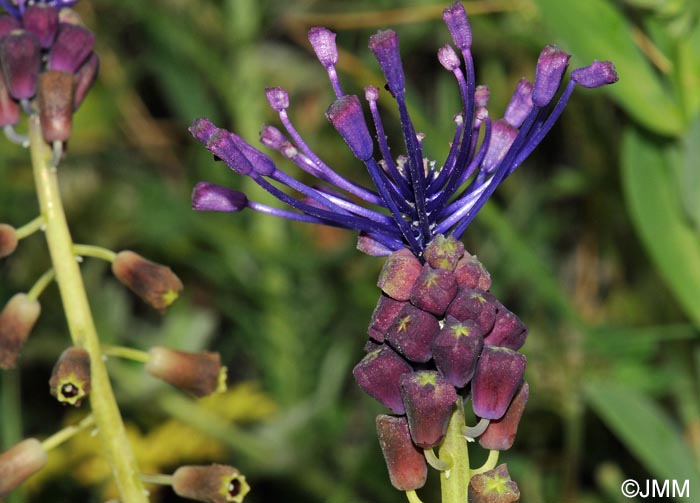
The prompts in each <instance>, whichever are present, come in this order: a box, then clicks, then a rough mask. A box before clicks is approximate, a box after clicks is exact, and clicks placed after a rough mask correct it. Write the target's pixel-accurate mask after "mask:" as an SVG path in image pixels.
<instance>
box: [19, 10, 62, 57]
mask: <svg viewBox="0 0 700 503" xmlns="http://www.w3.org/2000/svg"><path fill="white" fill-rule="evenodd" d="M22 24H23V25H24V29H25V30H27V31H30V32H32V33H33V34H34V35H36V36H37V38H38V39H39V45H41V47H42V48H43V49H48V48H49V47H51V45H52V44H53V41H54V38H55V37H56V31H57V30H58V9H57V8H56V7H54V6H52V5H48V4H45V3H35V4H32V5H29V6H27V8H26V9H25V10H24V14H23V15H22Z"/></svg>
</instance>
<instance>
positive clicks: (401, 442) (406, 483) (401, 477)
mask: <svg viewBox="0 0 700 503" xmlns="http://www.w3.org/2000/svg"><path fill="white" fill-rule="evenodd" d="M377 438H379V446H380V447H381V448H382V454H384V460H385V461H386V466H387V468H388V469H389V479H390V480H391V485H393V486H394V487H395V488H396V489H398V490H399V491H413V490H415V489H420V488H421V487H423V486H424V485H425V480H426V479H427V477H428V465H427V463H426V462H425V456H423V452H421V450H420V449H418V447H416V446H415V444H414V443H413V441H412V440H411V434H410V432H409V430H408V421H407V420H406V418H405V417H404V416H401V417H395V416H387V415H384V414H382V415H379V416H377Z"/></svg>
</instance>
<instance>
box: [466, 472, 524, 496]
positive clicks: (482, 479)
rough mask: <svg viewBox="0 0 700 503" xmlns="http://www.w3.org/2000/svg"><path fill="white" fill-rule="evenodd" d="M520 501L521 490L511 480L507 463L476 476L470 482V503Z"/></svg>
mask: <svg viewBox="0 0 700 503" xmlns="http://www.w3.org/2000/svg"><path fill="white" fill-rule="evenodd" d="M518 500H520V489H518V484H516V483H515V482H513V481H512V480H511V479H510V474H509V473H508V467H507V466H506V465H505V463H504V464H502V465H498V466H497V467H496V468H494V469H493V470H489V471H487V472H484V473H480V474H478V475H474V476H473V477H472V478H471V480H470V481H469V503H516V502H517V501H518Z"/></svg>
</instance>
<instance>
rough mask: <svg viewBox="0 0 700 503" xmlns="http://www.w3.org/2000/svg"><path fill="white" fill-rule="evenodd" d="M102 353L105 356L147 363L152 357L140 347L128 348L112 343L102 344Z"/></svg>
mask: <svg viewBox="0 0 700 503" xmlns="http://www.w3.org/2000/svg"><path fill="white" fill-rule="evenodd" d="M102 354H103V355H105V356H116V357H117V358H124V359H125V360H132V361H135V362H139V363H147V362H148V361H149V360H150V359H151V355H150V354H148V353H147V352H146V351H141V350H140V349H134V348H126V347H124V346H112V345H111V344H103V345H102Z"/></svg>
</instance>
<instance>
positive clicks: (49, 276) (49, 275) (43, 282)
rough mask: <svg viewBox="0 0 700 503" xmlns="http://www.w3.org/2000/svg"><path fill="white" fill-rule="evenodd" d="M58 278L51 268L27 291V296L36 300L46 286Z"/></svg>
mask: <svg viewBox="0 0 700 503" xmlns="http://www.w3.org/2000/svg"><path fill="white" fill-rule="evenodd" d="M55 278H56V273H55V272H54V270H53V269H49V270H48V271H46V272H45V273H44V274H42V275H41V277H40V278H39V279H38V280H36V283H34V286H33V287H32V288H31V290H29V291H28V292H27V297H29V299H31V300H36V299H38V298H39V296H40V295H41V294H42V293H43V291H44V290H46V287H47V286H49V285H50V284H51V282H52V281H53V280H54V279H55Z"/></svg>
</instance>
